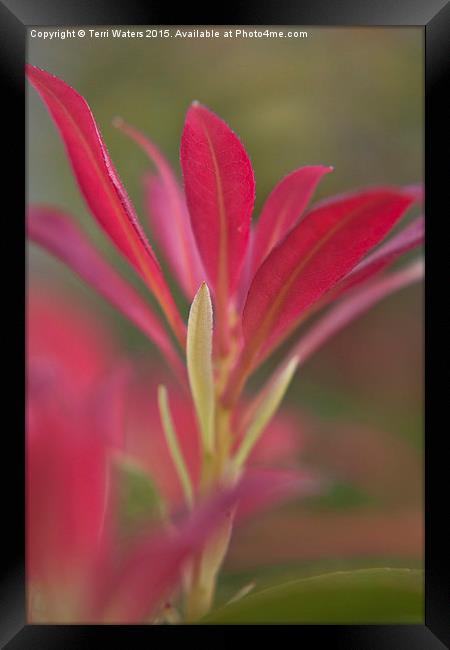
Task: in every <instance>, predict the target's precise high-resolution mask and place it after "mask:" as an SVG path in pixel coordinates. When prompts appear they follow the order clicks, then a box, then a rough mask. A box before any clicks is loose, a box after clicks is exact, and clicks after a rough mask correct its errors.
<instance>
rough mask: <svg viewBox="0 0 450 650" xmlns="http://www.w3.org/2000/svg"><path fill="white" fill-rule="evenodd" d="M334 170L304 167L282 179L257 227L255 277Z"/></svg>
mask: <svg viewBox="0 0 450 650" xmlns="http://www.w3.org/2000/svg"><path fill="white" fill-rule="evenodd" d="M332 169H333V168H332V167H324V166H321V165H320V166H314V167H301V168H300V169H297V170H296V171H294V172H292V173H291V174H289V175H288V176H286V177H285V178H283V179H282V180H281V181H280V182H279V183H278V185H276V187H275V189H274V190H273V191H272V193H271V194H270V196H269V198H268V199H267V201H266V203H265V204H264V207H263V209H262V212H261V216H260V218H259V220H258V223H257V224H256V228H255V241H254V246H253V255H252V275H254V274H255V272H256V271H257V270H258V268H259V267H260V266H261V264H262V263H263V262H264V260H265V259H266V257H267V255H268V254H269V253H270V251H271V250H272V249H273V248H274V246H276V244H278V242H280V241H281V240H282V239H283V238H284V237H285V236H286V235H287V233H288V232H289V230H290V229H291V228H292V227H293V226H294V225H295V224H296V222H297V220H298V218H299V217H300V216H301V215H302V213H303V211H304V210H305V208H306V206H307V205H308V203H309V201H310V199H311V196H312V195H313V192H314V190H315V189H316V187H317V185H318V183H319V181H320V179H321V178H322V176H323V175H324V174H327V173H329V172H330V171H332Z"/></svg>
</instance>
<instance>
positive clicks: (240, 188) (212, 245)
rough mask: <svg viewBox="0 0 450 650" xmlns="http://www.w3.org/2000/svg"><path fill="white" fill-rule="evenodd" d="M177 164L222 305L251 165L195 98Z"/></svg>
mask: <svg viewBox="0 0 450 650" xmlns="http://www.w3.org/2000/svg"><path fill="white" fill-rule="evenodd" d="M181 165H182V168H183V175H184V184H185V190H186V199H187V204H188V207H189V212H190V215H191V221H192V227H193V231H194V234H195V238H196V240H197V245H198V249H199V252H200V255H201V257H202V259H203V263H204V266H205V270H206V272H207V273H208V278H209V281H210V285H211V287H212V289H213V290H214V292H215V296H216V300H217V302H218V303H219V308H220V307H222V309H224V305H225V304H226V301H227V300H228V298H229V297H230V296H231V295H232V294H233V293H234V291H235V289H236V287H237V283H238V280H239V274H240V272H241V269H242V265H243V262H244V257H245V254H246V251H247V246H248V238H249V230H250V219H251V213H252V210H253V203H254V198H255V181H254V176H253V169H252V165H251V163H250V160H249V158H248V156H247V153H246V151H245V149H244V147H243V146H242V144H241V142H240V141H239V139H238V138H237V136H236V135H235V134H234V133H233V131H231V129H230V128H229V127H228V126H227V125H226V124H225V122H223V121H222V120H221V119H220V118H219V117H217V115H215V114H214V113H212V112H211V111H210V110H208V109H207V108H205V107H204V106H201V105H200V104H198V103H195V104H192V106H191V107H190V109H189V111H188V113H187V116H186V122H185V126H184V131H183V136H182V140H181Z"/></svg>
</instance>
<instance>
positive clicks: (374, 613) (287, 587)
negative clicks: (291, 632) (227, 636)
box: [202, 568, 424, 625]
mask: <svg viewBox="0 0 450 650" xmlns="http://www.w3.org/2000/svg"><path fill="white" fill-rule="evenodd" d="M423 591H424V585H423V572H422V571H420V570H417V569H387V568H383V569H361V570H356V571H340V572H336V573H329V574H326V575H321V576H315V577H313V578H303V579H301V580H294V581H292V582H287V583H284V584H281V585H277V586H275V587H270V588H268V589H264V590H262V591H260V592H257V593H253V594H250V595H249V596H247V597H245V598H242V599H241V600H239V601H238V602H236V603H230V604H228V605H226V606H224V607H221V608H220V609H217V610H216V611H213V612H212V613H210V614H209V615H208V616H207V617H206V618H204V619H203V620H202V622H203V623H316V624H322V625H324V624H328V623H334V624H364V623H367V624H375V623H385V624H389V623H423V621H424V596H423Z"/></svg>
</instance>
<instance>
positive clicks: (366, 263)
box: [325, 216, 425, 303]
mask: <svg viewBox="0 0 450 650" xmlns="http://www.w3.org/2000/svg"><path fill="white" fill-rule="evenodd" d="M424 235H425V222H424V218H423V216H420V217H418V218H417V219H414V221H412V222H411V223H410V224H408V225H407V226H406V228H403V230H402V231H401V232H399V233H398V234H397V235H395V236H394V237H392V238H391V239H390V240H389V241H388V242H386V243H385V244H383V246H380V248H378V249H377V250H376V251H375V252H374V253H372V254H371V255H369V256H368V257H366V258H365V259H364V260H363V261H362V262H360V263H359V264H358V265H357V266H356V267H355V268H354V269H353V271H352V272H351V273H349V274H348V275H347V276H346V277H345V278H344V279H343V280H342V281H341V282H339V284H337V285H336V287H335V289H334V290H332V291H331V292H330V294H327V295H326V296H325V303H328V302H330V301H331V300H335V299H336V298H337V297H338V296H341V295H342V294H343V293H345V292H347V291H348V290H349V289H352V288H353V287H355V286H356V285H358V284H360V283H361V282H364V281H365V280H368V279H369V278H370V277H372V276H373V275H375V274H376V273H379V272H380V271H382V270H383V269H385V268H386V267H387V266H389V265H390V264H392V263H393V262H395V260H396V259H397V258H398V257H400V255H403V253H407V252H408V251H410V250H412V249H413V248H415V247H416V246H419V245H420V244H422V243H423V240H424Z"/></svg>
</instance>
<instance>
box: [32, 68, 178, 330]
mask: <svg viewBox="0 0 450 650" xmlns="http://www.w3.org/2000/svg"><path fill="white" fill-rule="evenodd" d="M26 70H27V74H28V78H29V80H30V83H31V84H32V85H33V86H34V88H35V89H36V90H37V92H38V93H39V94H40V96H41V98H42V100H43V101H44V103H45V105H46V106H47V108H48V110H49V112H50V114H51V116H52V118H53V120H54V122H55V124H56V126H57V127H58V129H59V132H60V134H61V137H62V139H63V141H64V144H65V147H66V150H67V155H68V157H69V160H70V162H71V164H72V168H73V171H74V174H75V177H76V179H77V181H78V185H79V187H80V190H81V192H82V194H83V196H84V198H85V200H86V202H87V204H88V206H89V208H90V209H91V211H92V214H93V215H94V217H95V218H96V220H97V221H98V223H99V224H100V225H101V227H102V228H103V230H104V231H105V232H106V233H107V235H108V236H109V237H110V238H111V239H112V241H113V242H114V244H115V245H116V246H117V248H118V249H119V250H120V251H121V253H122V254H123V255H125V257H126V258H127V259H128V260H129V261H130V262H131V264H132V265H133V266H134V267H135V269H136V270H137V271H138V272H139V273H140V274H141V275H142V277H143V278H144V279H145V281H146V283H147V285H148V286H149V288H150V289H151V290H152V292H153V293H154V295H155V297H156V298H157V300H158V301H159V303H160V305H161V308H162V309H163V311H164V313H165V315H166V317H167V320H168V322H169V323H170V324H171V326H172V327H173V329H174V331H175V333H176V334H177V336H178V338H179V340H180V342H184V337H185V327H184V323H183V321H182V319H181V317H180V315H179V313H178V310H177V308H176V306H175V303H174V301H173V298H172V294H171V293H170V290H169V288H168V286H167V284H166V282H165V280H164V277H163V273H162V270H161V267H160V265H159V263H158V260H157V259H156V257H155V254H154V252H153V250H152V248H151V246H150V244H149V243H148V241H147V239H146V237H145V233H144V231H143V230H142V228H141V226H140V224H139V221H138V219H137V216H136V213H135V210H134V207H133V206H132V204H131V201H130V199H129V198H128V195H127V193H126V191H125V189H124V187H123V185H122V182H121V180H120V178H119V175H118V174H117V171H116V169H115V167H114V165H113V163H112V161H111V159H110V157H109V154H108V151H107V149H106V146H105V144H104V142H103V139H102V136H101V135H100V131H99V128H98V126H97V124H96V122H95V120H94V116H93V115H92V112H91V110H90V108H89V106H88V104H87V102H86V100H85V99H84V98H83V97H82V96H81V95H79V94H78V93H77V92H76V91H75V90H74V89H73V88H71V87H70V86H68V85H67V84H66V83H65V82H64V81H62V80H61V79H59V78H58V77H55V76H54V75H51V74H49V73H48V72H46V71H45V70H40V69H39V68H36V67H34V66H32V65H27V67H26Z"/></svg>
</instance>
